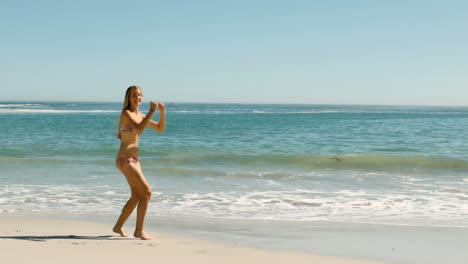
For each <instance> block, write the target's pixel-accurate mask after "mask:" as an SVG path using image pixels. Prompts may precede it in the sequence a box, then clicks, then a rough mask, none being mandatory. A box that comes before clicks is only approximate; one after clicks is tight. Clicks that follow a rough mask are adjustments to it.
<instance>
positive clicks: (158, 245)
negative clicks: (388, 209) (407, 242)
mask: <svg viewBox="0 0 468 264" xmlns="http://www.w3.org/2000/svg"><path fill="white" fill-rule="evenodd" d="M0 226H1V229H0V248H1V249H2V263H48V264H53V263H129V262H140V261H141V262H147V261H151V262H152V261H156V262H159V263H204V264H206V263H286V262H292V263H317V264H340V263H343V264H345V263H346V264H370V263H382V262H374V261H367V260H356V259H347V258H336V257H328V256H318V255H311V254H302V253H295V252H294V253H293V252H283V251H265V250H259V249H255V248H248V247H243V246H241V245H236V244H235V242H233V244H231V245H229V244H222V243H218V242H212V241H205V240H199V239H194V238H188V237H181V236H175V235H172V234H166V233H160V232H155V231H154V230H148V232H149V233H151V235H152V236H153V240H149V241H143V240H140V239H135V238H132V237H128V238H123V237H118V236H117V235H116V234H113V233H112V232H111V231H110V227H109V226H107V225H104V224H102V223H95V222H87V221H76V220H62V219H47V218H31V217H29V218H23V217H14V218H12V217H2V219H0ZM127 230H128V231H129V230H130V228H127ZM128 231H127V232H128Z"/></svg>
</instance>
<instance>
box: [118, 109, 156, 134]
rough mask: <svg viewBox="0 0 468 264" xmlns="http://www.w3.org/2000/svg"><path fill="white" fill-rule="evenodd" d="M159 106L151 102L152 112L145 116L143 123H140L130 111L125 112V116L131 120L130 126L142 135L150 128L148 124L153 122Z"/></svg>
mask: <svg viewBox="0 0 468 264" xmlns="http://www.w3.org/2000/svg"><path fill="white" fill-rule="evenodd" d="M156 106H157V104H156V103H155V102H153V101H151V102H150V110H149V111H148V114H147V115H146V116H144V118H143V120H141V122H138V121H137V120H136V119H135V118H134V117H133V115H132V114H131V112H130V110H125V112H124V115H125V116H126V117H127V120H129V122H130V125H131V126H132V127H133V128H134V129H135V130H136V131H137V132H138V134H142V133H143V131H145V128H146V127H147V126H148V123H149V122H150V121H151V117H152V116H153V114H154V112H155V111H156Z"/></svg>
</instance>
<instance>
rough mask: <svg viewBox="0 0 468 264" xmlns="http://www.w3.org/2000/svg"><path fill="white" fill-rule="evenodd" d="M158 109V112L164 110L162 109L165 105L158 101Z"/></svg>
mask: <svg viewBox="0 0 468 264" xmlns="http://www.w3.org/2000/svg"><path fill="white" fill-rule="evenodd" d="M158 109H159V111H160V112H164V109H166V106H165V105H164V104H163V103H158Z"/></svg>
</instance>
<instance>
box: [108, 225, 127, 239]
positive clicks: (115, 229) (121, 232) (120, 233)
mask: <svg viewBox="0 0 468 264" xmlns="http://www.w3.org/2000/svg"><path fill="white" fill-rule="evenodd" d="M112 231H114V232H115V233H117V234H119V235H120V236H123V237H127V235H126V234H125V233H124V231H123V229H122V228H118V227H116V226H114V228H113V229H112Z"/></svg>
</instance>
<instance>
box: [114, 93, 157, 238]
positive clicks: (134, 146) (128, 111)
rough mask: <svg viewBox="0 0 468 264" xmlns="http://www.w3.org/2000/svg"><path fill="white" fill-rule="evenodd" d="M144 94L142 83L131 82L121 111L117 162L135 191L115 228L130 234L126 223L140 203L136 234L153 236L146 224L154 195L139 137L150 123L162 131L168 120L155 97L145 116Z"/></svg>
mask: <svg viewBox="0 0 468 264" xmlns="http://www.w3.org/2000/svg"><path fill="white" fill-rule="evenodd" d="M142 98H143V94H142V92H141V88H140V87H139V86H130V87H129V88H128V89H127V92H126V93H125V101H124V105H123V109H122V113H121V115H120V121H119V136H118V137H119V139H120V149H119V153H118V154H117V159H116V166H117V168H118V169H119V170H120V171H121V172H122V173H123V175H125V178H126V179H127V182H128V184H129V185H130V189H131V193H132V195H131V197H130V199H129V200H128V202H127V203H126V204H125V206H124V207H123V209H122V213H121V214H120V217H119V219H118V220H117V223H116V224H115V226H114V228H113V231H114V232H116V233H118V234H120V235H121V236H123V237H126V236H127V235H126V234H125V233H124V231H123V229H122V227H123V225H124V223H125V221H126V220H127V219H128V217H129V216H130V215H131V214H132V212H133V210H134V209H135V207H136V206H137V205H138V208H137V219H136V227H135V232H134V233H133V236H134V237H137V238H141V239H144V240H149V239H151V237H150V236H148V235H147V234H145V232H144V231H143V225H144V222H145V215H146V210H147V209H148V204H149V200H150V197H151V188H150V186H149V185H148V182H147V181H146V179H145V176H144V175H143V172H142V171H141V166H140V158H139V157H138V141H139V139H140V135H141V134H142V133H143V131H144V130H145V128H146V127H150V128H152V129H154V130H156V131H158V132H164V130H165V128H166V122H165V109H164V108H165V107H164V104H161V103H155V102H153V101H151V102H150V110H149V111H148V114H147V115H146V116H145V115H144V114H142V113H140V111H139V110H138V107H139V106H140V104H141V99H142ZM156 109H159V117H160V118H159V122H155V121H153V120H151V117H152V116H153V114H154V112H155V111H156Z"/></svg>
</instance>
